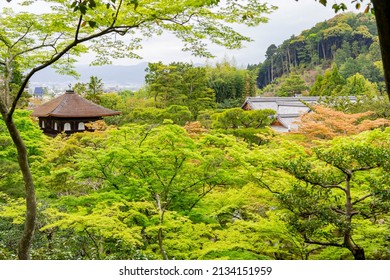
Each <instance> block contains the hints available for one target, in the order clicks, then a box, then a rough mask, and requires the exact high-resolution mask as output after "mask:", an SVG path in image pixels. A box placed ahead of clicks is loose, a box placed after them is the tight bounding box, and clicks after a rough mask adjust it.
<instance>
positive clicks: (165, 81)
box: [145, 62, 215, 119]
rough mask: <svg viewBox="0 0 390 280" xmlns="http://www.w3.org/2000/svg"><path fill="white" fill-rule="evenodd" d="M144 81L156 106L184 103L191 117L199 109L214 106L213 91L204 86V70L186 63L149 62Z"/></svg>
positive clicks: (163, 106)
mask: <svg viewBox="0 0 390 280" xmlns="http://www.w3.org/2000/svg"><path fill="white" fill-rule="evenodd" d="M146 72H147V74H146V76H145V81H146V84H147V89H148V91H149V94H150V95H151V96H153V97H154V100H155V102H156V103H157V106H159V107H162V108H166V107H169V106H171V105H183V106H187V107H188V109H189V110H190V111H191V114H192V115H193V117H194V119H196V117H197V115H198V112H199V111H201V110H205V109H211V108H213V107H214V99H215V97H214V92H213V90H212V89H211V88H209V87H208V85H207V76H206V69H205V68H204V67H194V66H193V65H192V64H189V63H181V62H175V63H171V64H169V65H164V64H163V63H162V62H158V63H149V65H148V68H147V69H146Z"/></svg>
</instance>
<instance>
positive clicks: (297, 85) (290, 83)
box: [276, 74, 309, 97]
mask: <svg viewBox="0 0 390 280" xmlns="http://www.w3.org/2000/svg"><path fill="white" fill-rule="evenodd" d="M308 89H309V87H308V86H307V85H306V83H305V81H304V80H303V78H302V76H301V75H298V74H295V75H290V76H289V77H288V78H286V79H285V80H284V81H283V83H282V84H281V85H280V88H279V91H278V92H276V95H277V96H284V97H288V96H299V95H301V94H302V93H303V92H305V91H306V90H308Z"/></svg>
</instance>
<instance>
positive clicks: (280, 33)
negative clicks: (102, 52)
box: [0, 0, 353, 67]
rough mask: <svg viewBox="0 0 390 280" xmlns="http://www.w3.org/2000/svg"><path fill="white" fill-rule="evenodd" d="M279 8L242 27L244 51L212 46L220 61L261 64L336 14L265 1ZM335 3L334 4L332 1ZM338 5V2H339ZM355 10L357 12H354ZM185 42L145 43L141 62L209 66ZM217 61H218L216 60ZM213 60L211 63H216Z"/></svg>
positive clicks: (303, 3) (307, 1)
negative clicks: (272, 50) (270, 51)
mask: <svg viewBox="0 0 390 280" xmlns="http://www.w3.org/2000/svg"><path fill="white" fill-rule="evenodd" d="M16 1H18V0H13V1H12V2H11V3H7V2H5V0H0V9H1V8H2V7H4V6H10V5H11V6H12V5H14V4H13V3H15V2H16ZM264 1H265V2H268V3H272V4H273V5H275V6H278V7H279V9H278V10H276V11H274V12H273V13H272V14H270V15H269V22H268V23H266V24H261V25H259V26H258V27H255V28H247V27H246V28H240V31H241V32H242V33H243V34H244V35H247V36H249V37H251V38H252V39H253V42H250V43H246V45H245V48H243V49H240V50H226V49H224V48H222V47H218V46H210V50H211V51H212V53H213V54H214V55H215V56H216V60H217V61H221V60H222V59H223V58H224V57H227V58H229V59H232V58H234V60H235V61H236V63H237V65H238V66H244V67H245V66H246V65H247V64H255V63H256V64H257V63H259V62H261V61H263V60H264V54H265V51H266V49H267V48H268V46H269V45H271V44H275V45H279V44H281V43H282V42H283V41H284V40H286V39H288V38H290V37H291V36H292V35H298V34H299V33H300V32H301V31H303V30H305V29H309V28H310V27H312V26H314V25H315V24H316V23H317V22H320V21H324V20H326V19H329V18H332V17H333V16H334V15H335V13H334V11H333V10H332V8H331V5H329V6H328V7H324V6H322V5H321V4H319V3H318V2H316V1H314V0H299V1H298V2H297V1H295V0H268V1H267V0H264ZM330 2H332V3H333V1H330ZM336 2H337V1H336ZM352 10H353V9H352ZM181 46H182V45H181V43H180V41H179V40H177V39H176V38H175V37H174V36H173V35H169V34H165V35H163V36H161V37H156V38H152V39H148V40H146V41H144V44H143V49H142V50H141V51H139V52H138V53H139V54H140V55H141V56H142V57H143V59H142V60H141V61H147V62H157V61H162V62H164V63H170V62H174V61H187V62H193V63H205V62H206V60H205V59H203V58H198V57H192V56H191V55H189V54H188V53H184V52H182V51H181ZM88 57H89V56H83V59H82V60H80V63H81V64H88V63H89V62H90V60H92V58H90V59H88ZM141 61H140V60H121V61H116V62H114V64H118V65H132V64H137V63H140V62H141ZM214 61H215V60H214ZM214 61H209V62H214Z"/></svg>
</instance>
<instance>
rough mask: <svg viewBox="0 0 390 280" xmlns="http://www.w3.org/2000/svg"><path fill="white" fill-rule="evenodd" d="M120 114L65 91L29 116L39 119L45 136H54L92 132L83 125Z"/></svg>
mask: <svg viewBox="0 0 390 280" xmlns="http://www.w3.org/2000/svg"><path fill="white" fill-rule="evenodd" d="M119 114H120V112H118V111H114V110H110V109H107V108H104V107H102V106H99V105H97V104H95V103H93V102H91V101H89V100H87V99H85V98H83V97H81V96H79V95H78V94H76V93H75V92H74V91H73V90H67V91H66V93H65V94H63V95H61V96H59V97H57V98H55V99H53V100H51V101H49V102H47V103H45V104H43V105H41V106H38V107H36V108H35V109H34V111H33V113H32V114H31V116H33V117H37V118H38V119H39V126H40V128H41V129H42V130H43V132H44V133H45V134H46V135H49V136H56V135H57V134H59V133H62V132H65V133H66V134H72V133H75V132H83V131H86V130H88V131H92V129H90V128H88V127H87V126H86V125H85V124H86V123H89V122H94V121H97V120H100V119H102V117H105V116H114V115H119Z"/></svg>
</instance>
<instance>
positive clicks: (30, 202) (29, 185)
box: [2, 112, 36, 260]
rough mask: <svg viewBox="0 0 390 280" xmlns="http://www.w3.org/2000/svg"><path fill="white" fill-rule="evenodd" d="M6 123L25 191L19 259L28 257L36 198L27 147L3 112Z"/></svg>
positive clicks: (33, 227)
mask: <svg viewBox="0 0 390 280" xmlns="http://www.w3.org/2000/svg"><path fill="white" fill-rule="evenodd" d="M2 113H3V112H2ZM2 115H3V118H4V121H5V123H6V126H7V129H8V131H9V134H10V136H11V138H12V140H13V142H14V144H15V147H16V149H17V152H18V162H19V166H20V170H21V171H22V174H23V181H24V186H25V191H26V208H27V209H26V220H25V222H24V230H23V233H22V237H21V238H20V240H19V246H18V258H19V259H20V260H28V259H30V247H31V242H32V238H33V234H34V230H35V223H36V199H35V188H34V180H33V177H32V174H31V170H30V166H29V163H28V154H27V148H26V145H25V144H24V142H23V140H22V138H21V136H20V133H19V131H18V129H17V128H16V126H15V123H14V121H13V119H12V118H7V116H6V115H5V114H2Z"/></svg>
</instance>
